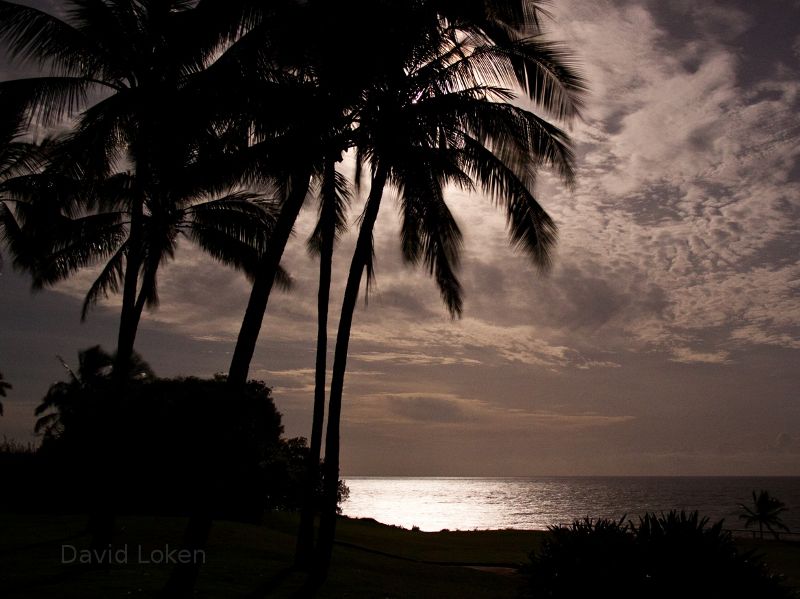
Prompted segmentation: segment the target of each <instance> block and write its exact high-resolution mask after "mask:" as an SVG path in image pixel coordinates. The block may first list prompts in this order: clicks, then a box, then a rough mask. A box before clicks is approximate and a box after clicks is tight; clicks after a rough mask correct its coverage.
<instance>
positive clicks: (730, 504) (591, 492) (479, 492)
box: [342, 477, 800, 532]
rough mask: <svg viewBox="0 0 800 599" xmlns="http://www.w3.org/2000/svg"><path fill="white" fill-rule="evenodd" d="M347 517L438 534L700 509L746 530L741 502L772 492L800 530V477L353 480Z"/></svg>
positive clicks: (345, 508) (348, 481) (540, 526)
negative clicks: (762, 491)
mask: <svg viewBox="0 0 800 599" xmlns="http://www.w3.org/2000/svg"><path fill="white" fill-rule="evenodd" d="M345 482H346V484H347V486H348V487H349V488H350V497H349V499H348V500H347V501H346V502H345V503H344V505H343V506H342V508H343V512H344V514H345V515H346V516H350V517H353V518H374V519H375V520H377V521H378V522H383V523H384V524H393V525H397V526H402V527H404V528H411V527H413V526H417V527H419V529H420V530H425V531H438V530H442V529H444V528H447V529H450V530H472V529H499V528H517V529H545V528H547V527H548V526H549V525H551V524H562V523H568V522H571V521H572V520H574V519H576V518H584V517H592V518H597V517H606V518H616V519H619V518H621V517H622V516H624V515H626V514H627V515H628V517H631V518H635V517H636V516H638V515H640V514H643V513H644V512H647V511H656V512H660V511H669V510H671V509H679V510H680V509H685V510H698V511H699V512H700V514H701V515H703V516H708V517H709V518H710V519H711V520H712V521H716V520H719V519H722V518H724V519H725V523H726V526H727V527H729V528H742V524H741V521H740V520H739V519H738V513H739V504H740V503H747V504H749V503H750V501H751V497H750V493H751V492H752V491H753V490H759V489H766V490H769V492H770V493H771V494H773V495H775V496H776V497H778V498H779V499H781V500H782V501H783V502H785V503H786V504H787V506H788V507H789V511H788V512H786V513H785V517H784V521H785V522H786V523H787V524H788V525H789V527H790V528H791V529H792V530H793V531H797V532H800V478H797V477H768V478H765V477H577V478H573V477H547V478H544V477H543V478H399V477H398V478H375V477H350V478H348V479H346V481H345Z"/></svg>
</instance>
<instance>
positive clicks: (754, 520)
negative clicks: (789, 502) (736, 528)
mask: <svg viewBox="0 0 800 599" xmlns="http://www.w3.org/2000/svg"><path fill="white" fill-rule="evenodd" d="M739 507H740V508H741V509H742V513H741V514H740V515H739V518H740V519H742V520H744V525H745V526H746V527H747V528H750V526H752V525H753V524H758V532H759V536H760V537H761V538H762V539H763V538H764V528H765V527H766V529H767V530H768V531H770V532H771V533H772V534H773V535H775V538H778V533H777V532H776V530H775V529H776V528H777V529H779V530H783V531H785V532H790V531H789V527H788V526H786V524H785V523H784V522H783V520H782V519H781V514H782V513H783V512H785V511H786V504H785V503H783V502H782V501H780V500H779V499H778V498H777V497H773V496H772V495H770V494H769V492H768V491H764V490H762V491H760V492H759V493H758V495H756V492H755V491H753V503H752V507H750V506H747V505H744V504H743V503H742V504H739Z"/></svg>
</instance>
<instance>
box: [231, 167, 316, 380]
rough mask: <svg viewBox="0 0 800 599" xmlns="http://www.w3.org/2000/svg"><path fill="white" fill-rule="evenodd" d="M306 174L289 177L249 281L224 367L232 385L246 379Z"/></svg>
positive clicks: (300, 202)
mask: <svg viewBox="0 0 800 599" xmlns="http://www.w3.org/2000/svg"><path fill="white" fill-rule="evenodd" d="M309 177H310V175H309V173H308V172H303V173H301V174H298V175H295V176H293V177H292V179H291V189H290V190H289V194H288V196H287V198H286V201H285V202H284V204H283V207H282V208H281V212H280V214H279V215H278V219H277V221H276V223H275V228H274V229H273V231H272V235H271V236H270V240H269V247H268V249H267V252H266V254H265V255H264V257H263V258H262V260H261V264H260V265H259V272H258V274H257V275H256V279H255V281H254V282H253V289H252V290H251V292H250V299H249V300H248V303H247V309H246V310H245V313H244V318H243V319H242V326H241V328H240V329H239V337H238V338H237V340H236V346H235V347H234V350H233V358H231V365H230V367H229V369H228V383H229V384H230V385H233V386H234V387H241V386H243V385H244V384H245V383H246V382H247V375H248V373H249V371H250V362H251V361H252V359H253V353H254V352H255V349H256V342H257V341H258V335H259V333H260V332H261V323H262V321H263V320H264V313H265V312H266V310H267V302H269V296H270V293H271V291H272V285H273V283H274V282H275V273H276V272H277V270H278V266H279V265H280V263H281V257H282V256H283V250H284V249H285V248H286V243H287V242H288V241H289V236H290V235H291V234H292V229H293V228H294V223H295V221H296V220H297V216H298V215H299V214H300V209H301V208H302V207H303V200H305V197H306V193H307V192H308V183H309Z"/></svg>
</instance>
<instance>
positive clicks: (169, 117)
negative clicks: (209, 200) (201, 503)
mask: <svg viewBox="0 0 800 599" xmlns="http://www.w3.org/2000/svg"><path fill="white" fill-rule="evenodd" d="M217 5H218V3H216V2H202V3H200V4H196V3H192V2H186V1H184V0H165V1H164V2H145V3H136V2H130V1H128V0H109V1H108V2H83V1H77V0H76V1H71V2H69V3H68V6H67V12H66V14H67V18H66V20H61V19H59V18H57V17H55V16H52V15H49V14H47V13H44V12H42V11H39V10H37V9H34V8H31V7H26V6H21V5H18V4H14V3H11V2H5V1H2V2H0V40H2V41H3V42H5V43H6V45H7V46H8V48H9V50H10V53H11V55H12V57H14V58H17V59H19V60H22V61H23V62H27V63H29V64H34V65H38V66H40V67H42V68H44V69H45V75H43V76H40V77H29V78H25V79H18V80H12V81H4V82H0V97H3V99H4V102H5V103H6V104H8V105H9V106H12V107H14V108H15V110H16V114H17V115H18V116H24V117H26V118H28V119H29V120H31V119H32V120H36V121H37V122H38V123H39V124H40V125H41V126H43V127H49V126H53V125H57V124H59V123H62V122H63V120H64V119H65V118H67V117H74V119H75V120H74V121H73V124H72V125H71V127H70V131H69V134H68V135H67V136H66V138H65V139H63V141H62V144H61V145H62V148H63V151H62V152H61V157H62V158H63V157H64V156H66V157H68V158H69V160H68V161H67V164H66V166H62V167H60V168H62V169H66V170H68V171H71V172H68V173H67V174H66V176H67V178H68V179H69V178H71V179H74V180H80V179H84V180H87V181H94V182H103V184H104V185H106V184H107V183H109V182H111V181H115V182H116V183H117V184H118V185H119V189H120V190H123V189H124V195H125V203H126V209H125V212H126V219H127V221H126V223H125V226H126V239H125V242H124V244H122V245H121V246H119V245H118V246H117V247H116V249H115V250H114V252H113V253H109V248H108V247H106V248H105V249H104V250H103V251H104V253H105V254H106V256H109V255H110V257H111V261H110V263H109V265H108V268H107V269H106V270H104V272H103V273H102V274H101V279H99V280H98V283H97V286H96V287H95V288H93V290H92V291H93V292H95V293H94V295H98V294H102V293H105V292H107V291H109V290H116V288H121V291H122V309H121V315H120V322H119V333H118V340H117V352H116V354H115V355H116V360H117V371H118V372H120V373H123V372H125V371H126V366H125V363H126V362H127V361H128V360H129V359H130V356H131V354H132V351H133V346H134V342H135V338H136V332H137V329H138V324H139V320H140V318H141V313H142V308H143V307H144V305H145V304H151V305H152V304H153V303H155V302H156V301H157V294H156V290H155V287H154V285H155V272H156V268H157V266H158V264H159V263H160V262H161V261H162V260H164V259H167V258H169V257H170V255H171V251H172V250H173V249H174V248H173V247H171V245H170V243H169V242H168V241H169V238H170V234H169V233H167V234H166V238H167V239H166V240H164V239H162V242H163V243H162V244H161V248H160V249H155V248H153V247H152V246H151V245H149V244H151V243H152V242H153V241H154V235H155V236H158V235H159V234H161V236H162V238H163V237H164V231H165V230H166V231H170V230H171V229H173V228H174V227H175V226H177V224H176V223H178V222H180V219H178V218H177V217H176V216H175V215H176V212H180V210H182V209H185V208H186V206H187V198H194V199H197V198H199V197H202V196H203V195H204V194H207V193H211V194H212V195H214V194H216V195H224V193H222V192H223V190H229V189H231V188H232V187H235V185H236V184H237V183H238V182H239V180H241V178H242V177H243V176H244V173H243V172H242V170H241V169H239V170H236V169H228V168H227V167H228V166H230V164H231V160H227V161H224V160H223V161H219V162H218V164H219V165H222V166H224V167H226V168H213V167H214V165H215V163H214V162H206V163H203V164H202V165H201V161H199V160H197V159H196V158H197V155H198V154H202V153H203V152H204V151H205V149H206V148H205V144H206V142H207V141H208V140H209V139H212V140H214V139H215V138H217V137H219V136H220V135H222V134H223V133H225V132H226V131H225V130H224V128H223V127H222V126H221V125H219V124H218V123H217V124H215V123H216V121H215V120H214V119H215V118H219V119H222V120H225V119H228V117H229V115H228V114H226V113H224V111H225V108H224V106H221V105H220V102H221V101H220V100H219V97H220V96H221V92H220V90H219V83H220V81H219V79H218V78H217V74H218V73H219V72H221V73H222V74H223V75H224V74H225V69H223V68H221V67H220V66H219V65H218V63H220V61H221V60H222V58H223V57H224V56H225V51H226V50H227V49H230V47H231V40H232V39H234V38H236V37H237V36H238V35H240V32H238V30H236V31H233V30H232V28H231V27H230V26H229V24H228V23H227V22H219V19H218V18H217V17H218V16H219V15H221V14H222V13H219V11H218V10H217ZM223 62H224V61H223ZM215 67H216V68H215ZM223 114H224V116H221V115H223ZM234 133H235V134H236V135H237V136H238V139H235V142H236V143H238V144H239V146H241V145H244V144H246V141H242V140H244V139H245V138H246V135H245V134H244V133H242V132H236V131H234ZM233 137H235V136H233ZM223 141H225V142H227V141H229V140H223ZM234 145H236V144H234ZM123 163H124V164H126V165H128V166H129V167H130V175H127V176H126V174H125V173H124V172H120V171H119V169H118V167H119V165H121V164H123ZM190 165H193V166H192V167H191V168H190ZM189 173H191V174H193V178H187V176H186V175H188V174H189ZM250 176H251V177H252V176H253V174H252V173H250ZM229 197H230V199H238V200H241V199H243V198H242V197H241V196H239V197H237V198H234V197H232V196H229ZM214 209H215V210H216V212H214V217H213V218H211V217H210V215H203V214H201V213H200V209H196V208H192V209H191V210H188V211H187V212H184V213H183V214H184V215H185V214H187V213H191V214H192V219H193V220H195V221H198V222H199V221H201V220H202V221H203V222H204V227H203V228H205V234H204V232H198V231H200V229H196V231H195V232H193V233H191V234H190V235H191V236H194V238H195V240H196V241H198V242H199V243H200V244H201V245H202V246H211V245H213V244H212V243H211V239H212V237H213V236H214V235H213V232H212V231H211V230H210V223H212V222H213V221H215V220H217V217H219V218H222V217H223V216H224V214H223V206H222V205H221V204H216V205H215V206H214ZM236 210H238V211H239V212H241V210H242V208H241V203H238V204H237V208H236ZM158 219H161V222H160V223H158V224H156V220H158ZM68 230H69V229H68ZM71 230H72V231H75V230H80V227H78V228H77V229H76V228H75V227H73V228H72V229H71ZM159 231H160V233H159ZM217 232H218V231H217ZM66 245H67V246H68V247H67V248H61V249H64V250H65V251H72V250H73V249H75V246H74V244H66ZM112 245H114V244H112ZM211 251H212V253H213V254H214V255H215V256H217V257H219V258H221V259H223V260H224V261H227V257H225V256H223V255H222V254H225V255H226V256H227V255H228V252H226V251H224V250H220V249H218V248H215V249H212V250H211ZM72 258H77V255H76V254H73V255H72ZM85 259H88V257H85ZM68 262H69V260H68V259H66V258H65V261H64V264H67V263H68ZM59 264H61V263H59ZM62 274H65V273H55V274H53V275H52V276H53V277H54V278H58V277H59V276H62ZM91 295H92V294H91V292H90V299H91Z"/></svg>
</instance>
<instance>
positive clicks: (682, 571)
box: [529, 511, 791, 599]
mask: <svg viewBox="0 0 800 599" xmlns="http://www.w3.org/2000/svg"><path fill="white" fill-rule="evenodd" d="M550 532H551V534H550V537H549V538H548V539H547V540H546V541H545V542H544V544H543V546H542V549H541V550H540V551H539V552H538V553H535V552H534V553H533V554H531V566H530V567H529V575H530V590H532V591H533V596H535V597H552V598H564V599H567V598H569V599H572V598H578V597H581V598H583V597H621V598H627V597H642V598H652V599H667V598H675V597H680V598H688V599H717V598H718V599H722V598H725V599H737V598H742V599H745V598H746V599H752V598H754V597H758V598H760V599H761V598H763V599H771V598H775V599H777V598H781V597H791V593H790V592H789V591H788V590H787V589H785V588H784V587H782V586H781V585H780V584H779V582H778V580H777V579H776V578H775V577H774V576H772V575H770V574H769V573H768V572H767V570H766V568H765V566H764V564H763V563H762V562H761V561H760V560H759V559H757V558H756V557H755V556H753V555H752V554H751V553H740V552H739V551H738V550H737V548H736V545H735V544H734V542H733V539H732V538H731V536H730V533H728V532H726V531H724V530H722V522H718V523H716V524H714V525H713V526H708V519H707V518H700V517H699V516H698V515H697V512H692V513H688V514H687V513H685V512H676V511H672V512H670V513H668V514H661V515H656V514H646V515H645V516H643V517H641V518H640V519H639V523H638V525H636V524H633V523H632V522H628V524H624V523H623V520H620V521H618V522H615V521H613V520H602V519H601V520H594V521H593V520H584V521H576V522H575V523H573V524H572V526H570V527H563V528H551V529H550Z"/></svg>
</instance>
